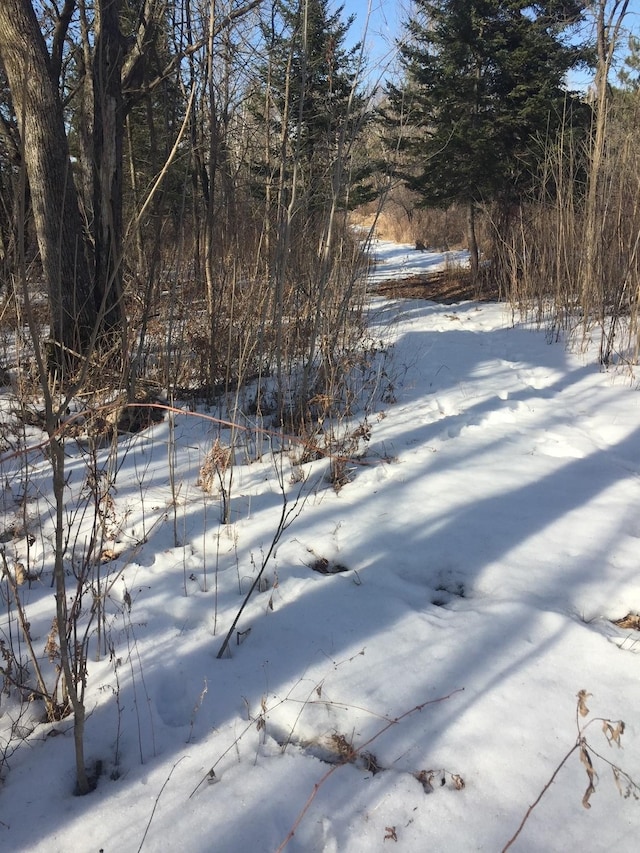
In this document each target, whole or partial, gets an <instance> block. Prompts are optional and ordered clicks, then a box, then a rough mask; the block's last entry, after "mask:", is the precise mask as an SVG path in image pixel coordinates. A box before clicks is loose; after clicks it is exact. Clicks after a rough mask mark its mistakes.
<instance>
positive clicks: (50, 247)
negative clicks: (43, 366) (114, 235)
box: [0, 0, 96, 363]
mask: <svg viewBox="0 0 640 853" xmlns="http://www.w3.org/2000/svg"><path fill="white" fill-rule="evenodd" d="M70 6H73V3H72V2H67V3H66V4H65V11H68V9H69V7H70ZM67 27H68V19H67V17H63V16H61V17H59V19H58V24H57V27H56V32H55V34H54V42H53V45H54V48H56V46H57V45H58V44H60V42H61V41H62V37H63V35H64V31H65V30H66V28H67ZM56 49H57V48H56ZM55 56H56V53H55V52H54V55H53V57H52V56H50V55H49V52H48V50H47V46H46V43H45V40H44V36H43V35H42V32H41V30H40V27H39V25H38V21H37V19H36V15H35V11H34V9H33V6H32V4H31V2H30V0H4V2H3V3H2V4H0V59H1V60H2V63H3V65H4V69H5V72H6V75H7V79H8V81H9V86H10V89H11V96H12V100H13V106H14V109H15V112H16V115H17V118H18V128H19V135H20V140H21V146H22V156H23V158H24V164H25V168H26V173H27V178H28V180H29V186H30V190H31V203H32V207H33V217H34V223H35V231H36V237H37V241H38V248H39V250H40V256H41V260H42V269H43V274H44V278H45V283H46V287H47V292H48V295H49V304H50V309H51V334H52V337H53V340H54V342H55V345H56V350H55V352H54V353H52V354H53V355H54V356H55V360H56V362H59V363H62V362H63V361H68V356H69V355H71V354H74V353H75V354H77V353H81V352H83V351H84V350H86V347H87V346H88V344H89V341H90V339H91V336H92V332H93V329H94V326H95V322H96V306H95V301H94V298H93V287H92V277H91V273H90V265H89V258H88V253H87V249H88V246H87V243H86V238H85V235H84V229H83V222H82V217H81V215H80V208H79V205H78V194H77V191H76V186H75V183H74V178H73V173H72V169H71V163H70V159H69V146H68V142H67V136H66V132H65V125H64V115H63V108H62V102H61V100H60V96H59V93H58V87H57V83H56V80H55V79H54V77H53V76H52V75H53V74H55V73H56V67H57V63H56V61H55ZM63 355H64V356H65V358H62V356H63Z"/></svg>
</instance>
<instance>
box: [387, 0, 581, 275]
mask: <svg viewBox="0 0 640 853" xmlns="http://www.w3.org/2000/svg"><path fill="white" fill-rule="evenodd" d="M584 5H585V4H584V3H582V2H578V0H575V2H571V1H570V2H563V1H562V0H551V2H547V3H535V4H534V3H529V2H525V0H511V2H504V0H435V2H434V0H415V8H416V12H417V14H416V15H415V16H413V17H412V18H411V19H410V20H409V21H408V22H407V23H406V24H405V30H406V39H405V40H403V42H402V43H401V45H400V56H401V62H402V66H403V69H404V80H403V82H402V84H401V85H400V86H394V85H391V86H389V88H388V96H389V101H390V105H391V112H390V113H388V114H387V118H388V119H389V118H391V121H392V124H394V125H395V127H396V133H395V140H394V144H397V142H398V137H397V128H398V127H403V128H405V127H406V128H408V132H406V133H405V132H404V131H403V132H402V136H401V138H400V143H399V144H400V147H401V148H402V149H403V150H404V151H406V152H407V155H408V162H409V168H408V169H406V170H405V171H404V174H403V177H404V178H405V180H406V181H407V183H408V184H409V186H411V187H412V188H413V189H415V190H417V192H418V193H419V194H420V195H421V197H422V201H423V203H424V204H425V205H426V206H429V205H431V206H437V205H449V204H451V203H454V202H458V203H463V204H465V205H467V207H468V211H469V216H468V222H469V229H468V230H469V249H470V251H471V260H472V269H473V272H474V274H475V273H477V269H478V250H477V243H476V238H475V218H474V213H475V208H476V206H477V205H478V204H479V203H481V202H491V201H499V202H500V203H501V204H502V205H503V207H505V208H506V207H508V206H509V205H510V204H512V203H513V202H514V201H517V199H518V197H519V194H520V192H521V190H522V189H523V187H524V186H526V184H527V182H528V181H530V179H531V176H532V175H533V174H535V170H536V150H537V149H538V146H537V145H536V144H534V143H535V140H536V139H537V138H540V137H545V136H546V135H547V134H549V133H553V132H554V128H555V127H557V126H558V125H559V123H560V122H561V121H562V117H563V115H565V114H566V110H565V109H564V102H565V100H566V98H567V97H568V93H567V91H566V88H565V84H564V81H565V75H566V73H567V72H568V71H569V70H570V69H572V68H574V67H575V66H576V65H577V64H579V63H581V62H583V61H584V60H585V59H586V52H585V49H584V47H583V46H582V45H579V44H578V45H576V44H572V43H570V41H569V37H570V36H571V34H572V33H574V30H575V27H576V26H577V25H578V24H579V23H580V21H581V20H582V16H583V12H584Z"/></svg>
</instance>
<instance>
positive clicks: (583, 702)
mask: <svg viewBox="0 0 640 853" xmlns="http://www.w3.org/2000/svg"><path fill="white" fill-rule="evenodd" d="M591 695H592V694H591V693H587V691H586V690H581V691H580V692H579V693H578V713H579V714H580V716H581V717H586V716H587V714H588V713H589V709H588V708H587V699H588V698H589V696H591Z"/></svg>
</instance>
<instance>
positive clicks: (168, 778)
mask: <svg viewBox="0 0 640 853" xmlns="http://www.w3.org/2000/svg"><path fill="white" fill-rule="evenodd" d="M186 757H187V756H186V755H183V756H182V758H179V759H178V760H177V761H176V763H175V764H174V765H173V767H172V768H171V770H170V771H169V775H168V776H167V778H166V779H165V780H164V785H163V786H162V788H160V790H159V792H158V796H157V797H156V800H155V802H154V804H153V808H152V809H151V815H150V816H149V820H148V822H147V828H146V829H145V831H144V835H143V836H142V841H141V842H140V847H138V853H140V851H141V850H142V848H143V846H144V842H145V839H146V837H147V833H148V832H149V829H150V827H151V822H152V821H153V816H154V815H155V813H156V809H157V808H158V803H159V802H160V797H161V796H162V794H163V792H164V789H165V788H166V787H167V785H168V784H169V780H170V779H171V777H172V776H173V771H174V770H175V769H176V767H177V766H178V764H180V762H181V761H184V759H185V758H186Z"/></svg>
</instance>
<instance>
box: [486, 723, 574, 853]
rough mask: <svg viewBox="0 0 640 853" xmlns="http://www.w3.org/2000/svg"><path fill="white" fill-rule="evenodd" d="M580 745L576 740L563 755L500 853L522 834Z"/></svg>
mask: <svg viewBox="0 0 640 853" xmlns="http://www.w3.org/2000/svg"><path fill="white" fill-rule="evenodd" d="M581 745H582V739H579V740H577V741H576V742H575V743H574V745H573V746H572V747H571V749H570V750H569V752H568V753H567V754H566V755H565V757H564V758H563V759H562V761H561V762H560V764H558V766H557V767H556V769H555V770H554V771H553V774H552V775H551V777H550V779H549V781H548V782H547V784H546V785H545V786H544V788H543V789H542V790H541V791H540V793H539V794H538V796H537V797H536V798H535V800H534V801H533V803H531V805H530V806H529V808H528V809H527V811H526V813H525V816H524V817H523V818H522V821H521V823H520V826H519V827H518V828H517V829H516V831H515V833H514V834H513V836H512V837H511V838H510V839H509V841H507V843H506V844H505V846H504V847H503V848H502V850H501V853H505V850H508V849H509V848H510V847H511V845H512V844H513V842H514V841H515V840H516V839H517V837H518V836H519V835H520V833H521V832H522V828H523V827H524V825H525V823H526V822H527V821H528V820H529V817H530V815H531V812H532V811H533V810H534V809H535V807H536V806H537V805H538V803H539V802H540V800H541V799H542V798H543V797H544V795H545V794H546V793H547V791H548V790H549V788H550V787H551V785H552V784H553V783H554V781H555V778H556V776H557V775H558V773H559V772H560V771H561V770H562V768H563V767H564V765H565V764H566V763H567V761H568V760H569V758H570V757H571V756H572V755H573V753H574V752H575V751H576V749H579V748H580V746H581Z"/></svg>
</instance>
